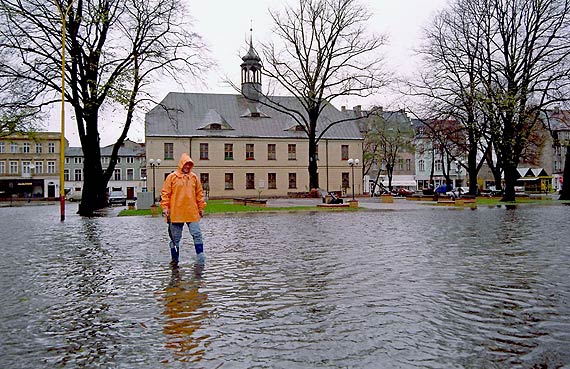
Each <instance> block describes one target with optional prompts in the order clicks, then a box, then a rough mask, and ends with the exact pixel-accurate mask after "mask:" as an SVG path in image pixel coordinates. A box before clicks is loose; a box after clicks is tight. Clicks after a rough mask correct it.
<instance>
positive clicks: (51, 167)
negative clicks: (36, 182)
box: [47, 161, 55, 174]
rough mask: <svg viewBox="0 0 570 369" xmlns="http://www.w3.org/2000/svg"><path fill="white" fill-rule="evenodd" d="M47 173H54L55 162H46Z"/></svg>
mask: <svg viewBox="0 0 570 369" xmlns="http://www.w3.org/2000/svg"><path fill="white" fill-rule="evenodd" d="M47 172H48V173H50V174H53V173H55V161H48V162H47Z"/></svg>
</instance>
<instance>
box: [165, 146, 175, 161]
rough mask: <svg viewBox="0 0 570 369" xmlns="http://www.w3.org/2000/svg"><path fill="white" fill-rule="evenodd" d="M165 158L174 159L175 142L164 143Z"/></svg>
mask: <svg viewBox="0 0 570 369" xmlns="http://www.w3.org/2000/svg"><path fill="white" fill-rule="evenodd" d="M164 160H174V144H173V143H171V142H167V143H165V144H164Z"/></svg>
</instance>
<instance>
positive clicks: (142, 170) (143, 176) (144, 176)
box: [141, 168, 146, 179]
mask: <svg viewBox="0 0 570 369" xmlns="http://www.w3.org/2000/svg"><path fill="white" fill-rule="evenodd" d="M143 178H146V168H141V179H143Z"/></svg>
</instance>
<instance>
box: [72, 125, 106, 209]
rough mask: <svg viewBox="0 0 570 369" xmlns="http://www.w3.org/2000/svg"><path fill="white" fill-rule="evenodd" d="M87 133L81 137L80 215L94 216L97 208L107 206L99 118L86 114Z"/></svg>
mask: <svg viewBox="0 0 570 369" xmlns="http://www.w3.org/2000/svg"><path fill="white" fill-rule="evenodd" d="M84 119H85V126H86V127H87V134H86V135H84V136H83V137H81V147H82V149H83V193H82V195H81V203H80V204H79V210H78V213H79V215H82V216H92V215H93V212H94V211H95V210H97V209H101V208H104V207H105V206H107V204H108V202H107V183H108V181H109V178H107V176H105V173H104V172H103V168H102V166H101V149H100V146H99V134H98V132H97V118H96V117H92V118H91V120H89V116H87V115H85V116H84Z"/></svg>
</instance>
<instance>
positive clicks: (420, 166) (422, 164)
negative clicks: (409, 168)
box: [418, 160, 426, 172]
mask: <svg viewBox="0 0 570 369" xmlns="http://www.w3.org/2000/svg"><path fill="white" fill-rule="evenodd" d="M418 171H419V172H425V171H426V162H425V161H424V160H420V161H418Z"/></svg>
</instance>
